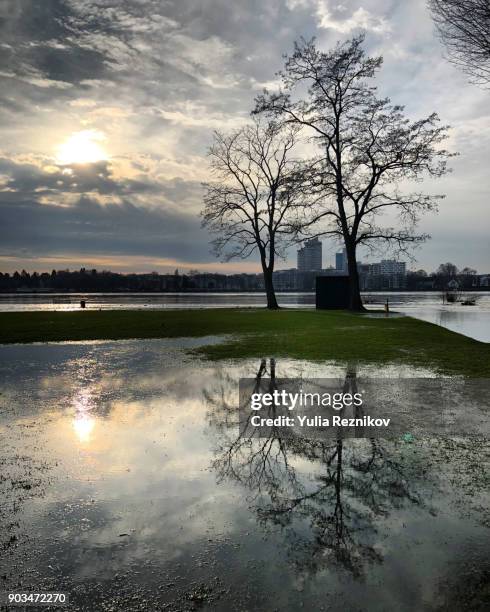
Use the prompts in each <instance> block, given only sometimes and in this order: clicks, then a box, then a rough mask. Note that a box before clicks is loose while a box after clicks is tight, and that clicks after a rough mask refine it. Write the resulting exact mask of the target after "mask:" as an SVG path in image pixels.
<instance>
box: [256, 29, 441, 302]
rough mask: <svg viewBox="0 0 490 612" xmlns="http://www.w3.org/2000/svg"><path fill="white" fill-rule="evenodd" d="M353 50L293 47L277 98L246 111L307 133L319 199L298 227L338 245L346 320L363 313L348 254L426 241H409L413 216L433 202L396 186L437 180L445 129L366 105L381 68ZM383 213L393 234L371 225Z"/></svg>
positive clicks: (381, 103)
mask: <svg viewBox="0 0 490 612" xmlns="http://www.w3.org/2000/svg"><path fill="white" fill-rule="evenodd" d="M363 40H364V38H363V36H359V37H356V38H353V39H352V40H350V41H348V42H346V43H344V44H338V45H337V47H336V48H335V49H334V50H332V51H330V52H327V53H323V52H320V51H319V50H318V49H317V48H316V46H315V42H314V40H312V41H310V42H307V41H304V40H302V41H301V42H300V43H296V44H295V49H294V52H293V54H292V55H291V56H289V57H287V58H286V64H285V69H284V71H283V72H281V73H279V74H280V77H281V79H282V89H281V90H280V91H279V92H274V93H269V92H267V91H265V92H264V94H262V95H261V96H259V97H258V98H257V100H256V108H255V111H254V113H263V112H265V113H267V114H268V115H269V116H272V117H274V118H275V119H276V120H278V121H282V122H284V123H285V124H293V125H297V126H302V127H305V128H308V129H309V130H310V132H311V135H312V138H313V140H314V141H316V142H317V144H318V145H319V146H320V151H321V153H320V155H319V156H318V158H317V159H316V160H315V161H314V163H312V164H311V166H310V170H309V173H308V176H307V177H306V178H305V181H309V188H310V190H311V192H312V193H314V194H316V196H321V199H318V197H317V199H316V200H315V202H317V203H318V202H319V203H320V204H319V205H315V206H313V207H312V208H311V210H310V220H309V222H308V223H306V226H308V225H309V226H310V228H311V226H312V224H318V223H319V222H321V223H322V227H321V228H320V229H318V231H317V232H316V235H332V236H334V237H335V236H337V237H338V238H339V239H340V240H341V241H343V242H344V244H345V248H346V251H347V260H348V270H349V277H350V308H351V309H352V310H362V309H363V306H362V301H361V296H360V291H359V276H358V271H357V259H356V250H357V247H358V246H359V245H361V244H362V245H374V244H376V243H379V242H380V241H382V242H384V243H386V244H387V245H394V246H396V247H397V248H398V249H399V250H402V251H405V250H406V248H407V247H408V246H409V245H410V244H412V245H413V244H414V243H418V242H421V241H423V240H425V239H426V238H427V237H428V236H425V235H416V234H415V233H414V229H415V226H416V224H417V222H418V219H419V215H420V214H421V213H423V212H426V211H430V210H434V209H435V208H436V201H437V200H438V199H439V198H441V197H443V196H434V195H427V194H423V193H420V192H414V193H408V194H402V193H401V192H400V190H399V184H400V183H401V182H406V181H408V180H410V179H412V180H419V179H420V178H421V176H422V175H423V174H428V175H431V176H436V177H438V176H441V175H443V174H444V173H445V172H446V171H447V167H446V158H447V157H448V156H449V155H450V154H449V153H448V152H447V151H446V150H444V149H440V148H439V147H438V145H440V143H441V141H443V140H444V139H445V138H446V129H447V128H446V127H445V126H440V125H438V121H439V119H438V117H437V115H436V114H432V115H430V116H429V117H427V118H425V119H420V120H418V121H409V120H408V119H407V118H406V117H405V116H404V114H403V110H404V109H403V107H402V106H393V105H391V104H390V101H389V99H378V98H377V97H376V95H375V93H376V88H375V87H373V86H372V85H371V84H370V83H369V81H370V79H372V78H373V77H374V76H375V75H376V72H377V71H378V69H379V68H380V66H381V64H382V58H381V57H376V58H370V57H365V54H364V51H363V49H362V43H363ZM305 86H306V87H305ZM294 94H296V97H295V99H293V95H294ZM389 210H391V211H395V212H396V213H397V214H398V217H399V220H398V228H394V227H390V226H382V225H380V223H379V219H380V216H381V215H382V213H383V212H385V211H389ZM304 227H305V225H303V231H304Z"/></svg>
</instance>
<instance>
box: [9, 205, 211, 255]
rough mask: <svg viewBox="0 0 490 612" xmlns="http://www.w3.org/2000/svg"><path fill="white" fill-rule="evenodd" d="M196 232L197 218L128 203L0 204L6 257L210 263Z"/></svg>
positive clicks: (203, 244) (206, 244) (205, 249)
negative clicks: (99, 257)
mask: <svg viewBox="0 0 490 612" xmlns="http://www.w3.org/2000/svg"><path fill="white" fill-rule="evenodd" d="M198 229H199V222H198V220H197V219H196V218H195V217H185V216H183V215H179V214H177V213H171V212H169V211H162V210H158V209H149V208H147V207H142V206H136V205H134V204H132V203H131V202H129V201H126V200H123V201H122V203H120V204H105V205H101V204H99V203H98V202H95V201H93V200H91V199H90V198H88V197H81V198H80V199H78V200H77V202H76V203H75V204H73V205H71V206H57V205H52V204H40V203H39V202H32V201H22V200H19V199H16V200H15V201H2V202H0V243H1V245H2V246H1V252H0V256H7V257H11V256H14V255H20V254H22V255H24V256H29V257H31V256H35V257H43V256H59V255H63V254H67V253H78V254H84V255H92V254H94V253H97V254H112V255H129V256H131V255H138V256H148V257H159V258H165V257H167V258H171V259H172V258H176V259H179V258H181V259H182V260H185V261H187V260H189V258H190V259H191V260H192V259H195V260H200V261H202V260H206V259H209V256H208V251H209V247H208V243H207V240H206V239H204V240H198V239H196V236H198V233H199V232H198ZM20 245H22V246H21V247H20ZM19 248H20V252H19Z"/></svg>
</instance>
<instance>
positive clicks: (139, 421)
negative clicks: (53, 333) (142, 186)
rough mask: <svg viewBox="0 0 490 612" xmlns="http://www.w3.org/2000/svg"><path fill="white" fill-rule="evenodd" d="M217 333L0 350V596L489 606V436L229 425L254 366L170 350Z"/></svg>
mask: <svg viewBox="0 0 490 612" xmlns="http://www.w3.org/2000/svg"><path fill="white" fill-rule="evenodd" d="M218 340H219V339H217V338H207V339H201V340H196V339H183V340H182V339H179V340H176V341H171V340H152V341H148V340H145V341H120V342H96V343H94V342H85V343H65V344H50V345H34V346H21V345H12V346H3V347H0V363H1V370H2V377H1V380H2V383H1V386H0V393H1V395H0V406H1V410H0V436H1V439H2V443H1V445H0V466H1V474H2V478H1V479H0V494H1V495H2V501H3V503H2V505H1V510H0V512H1V516H0V550H2V556H3V559H2V574H4V575H3V582H4V585H3V588H4V590H6V589H8V588H14V587H15V590H19V588H20V587H21V586H22V587H23V589H24V590H27V589H28V587H29V589H30V590H41V589H42V590H57V591H60V590H64V591H67V592H69V593H70V597H71V601H72V605H73V607H72V609H86V610H89V609H90V610H93V609H125V610H139V609H141V610H143V609H164V608H165V609H170V610H194V609H196V608H198V607H203V609H210V610H223V611H225V610H226V611H228V610H236V609H247V610H272V609H278V610H292V611H296V610H298V609H303V608H304V609H305V610H358V609H363V610H370V611H377V610H380V611H381V610H397V611H405V610H406V611H413V610H437V609H444V610H464V609H467V608H466V606H467V604H468V602H471V604H472V605H473V607H472V608H471V609H482V610H483V609H484V607H483V606H484V593H485V584H486V579H487V578H488V571H489V554H488V546H487V545H486V544H487V542H488V522H489V518H488V514H486V510H485V509H486V508H488V492H487V483H486V482H485V466H486V465H488V442H487V441H485V440H484V439H479V438H473V439H471V440H468V439H454V438H453V439H443V438H440V439H437V440H436V439H429V438H420V439H414V440H413V441H411V442H410V443H405V442H403V441H387V440H385V441H383V440H368V439H359V440H345V441H343V442H338V441H336V440H330V441H312V440H308V439H305V438H296V439H294V440H282V439H281V438H280V437H278V436H271V437H270V438H267V439H261V440H250V439H247V438H241V437H240V436H239V435H238V429H237V426H236V402H237V385H238V378H239V377H241V376H255V375H256V374H257V370H258V368H259V366H260V363H259V362H256V361H255V360H247V361H244V362H242V363H240V364H236V363H225V364H220V365H210V364H209V363H203V362H200V361H198V360H196V359H194V358H192V357H190V356H188V355H186V354H185V353H183V352H182V348H181V347H183V348H192V347H194V346H197V345H198V344H200V343H203V342H204V343H208V342H215V341H218ZM276 375H277V376H282V377H284V376H305V377H306V376H308V377H330V376H335V377H337V376H344V375H345V366H344V365H342V364H310V363H308V362H301V361H288V360H284V361H278V362H277V363H276ZM357 375H358V376H359V377H362V376H368V375H371V376H374V375H376V371H375V369H373V368H363V369H360V370H359V371H358V372H357ZM384 376H394V377H398V376H403V377H413V376H422V377H424V376H429V377H430V376H433V373H432V372H431V371H429V370H423V369H414V368H407V367H403V368H401V367H391V369H388V370H387V371H385V372H384Z"/></svg>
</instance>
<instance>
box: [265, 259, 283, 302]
mask: <svg viewBox="0 0 490 612" xmlns="http://www.w3.org/2000/svg"><path fill="white" fill-rule="evenodd" d="M263 272H264V285H265V293H266V295H267V308H268V309H269V310H278V309H279V304H278V303H277V299H276V292H275V291H274V283H273V282H272V270H270V269H269V268H267V267H264V268H263Z"/></svg>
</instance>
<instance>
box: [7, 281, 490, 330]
mask: <svg viewBox="0 0 490 612" xmlns="http://www.w3.org/2000/svg"><path fill="white" fill-rule="evenodd" d="M277 296H278V301H279V304H280V305H281V306H283V307H285V308H313V307H314V304H315V294H314V293H278V294H277ZM464 296H465V298H466V297H470V296H472V297H475V299H476V304H475V305H474V306H463V305H461V304H459V303H458V304H445V305H444V304H442V298H441V294H440V293H439V292H436V291H424V292H396V293H394V292H390V293H382V292H374V293H366V294H364V295H363V299H364V300H365V302H366V307H367V308H368V309H379V308H380V307H381V306H382V305H384V304H385V303H386V301H387V300H388V302H389V305H390V308H391V309H392V310H397V311H399V312H403V313H405V314H407V315H410V316H413V317H415V318H418V319H422V320H424V321H429V322H430V323H436V324H437V325H442V326H443V327H447V328H448V329H450V330H452V331H455V332H458V333H460V334H464V335H466V336H469V337H470V338H475V339H476V340H480V341H482V342H490V292H481V291H480V292H475V293H471V292H469V293H465V294H464ZM82 299H84V300H86V302H87V310H94V309H95V310H98V309H102V310H106V309H111V310H112V309H116V310H118V309H162V308H233V307H246V308H249V307H250V308H254V307H262V306H264V304H265V296H264V294H261V293H127V294H122V293H89V294H83V293H69V294H66V293H64V294H61V293H60V294H52V293H26V294H19V293H15V294H13V293H12V294H0V312H5V311H32V310H79V309H80V300H82Z"/></svg>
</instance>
